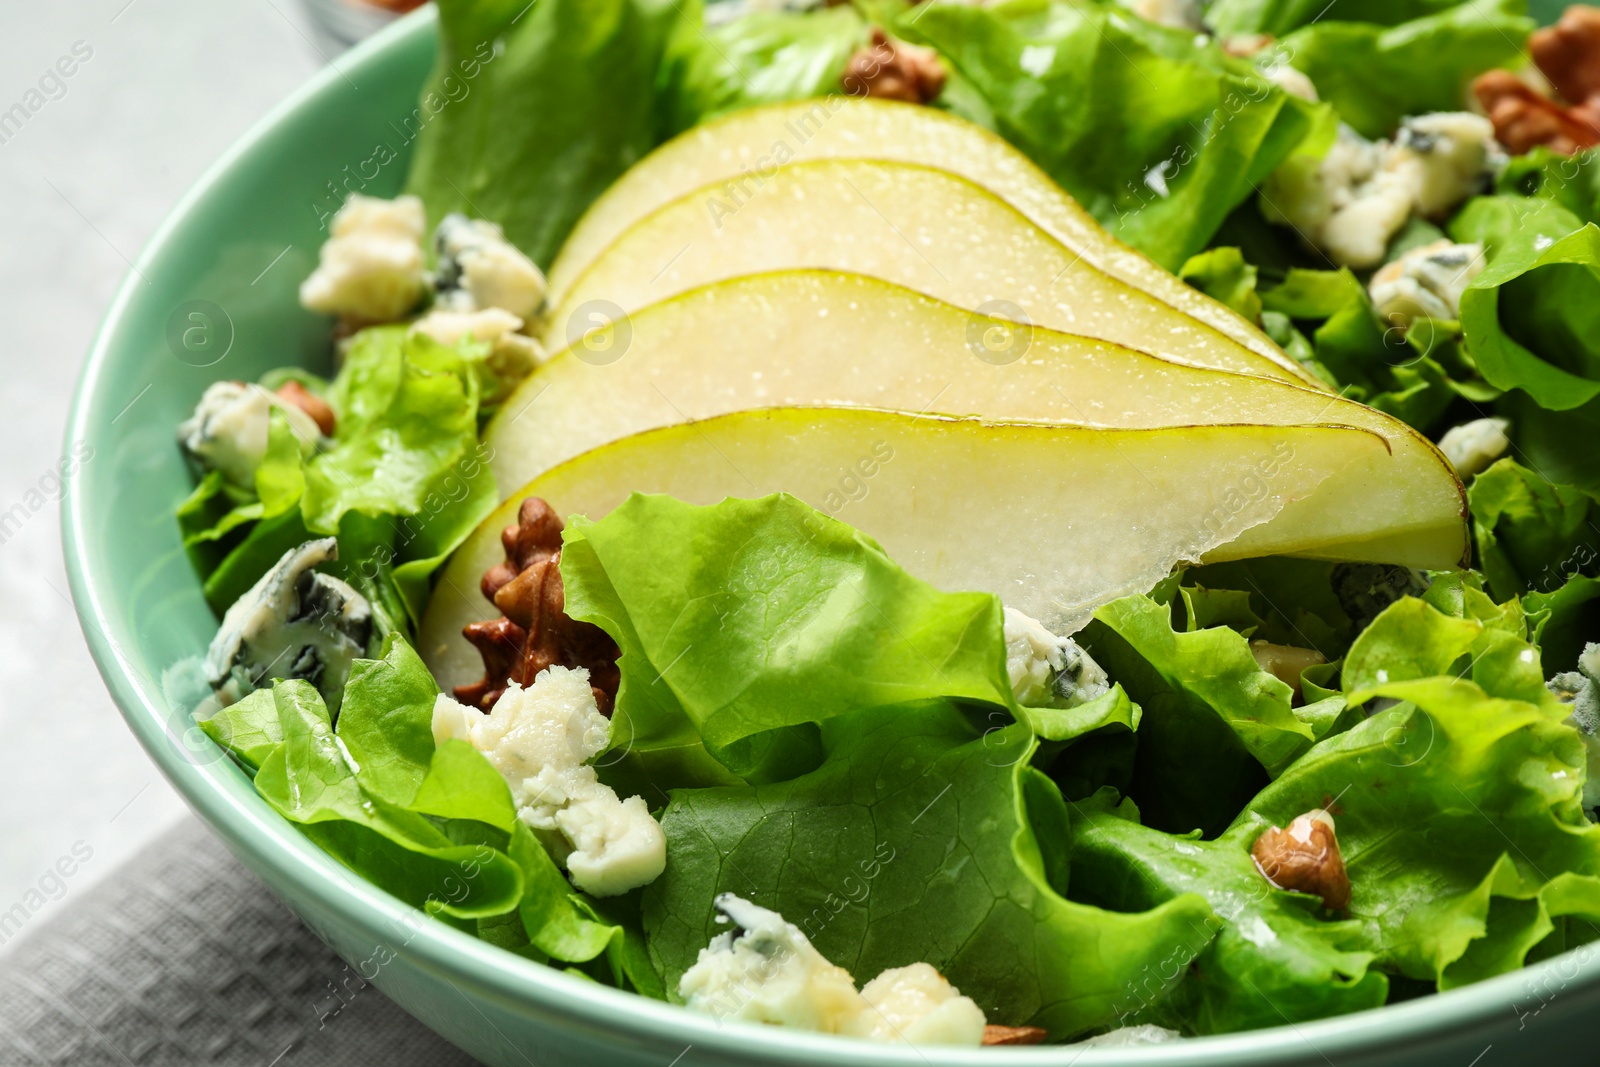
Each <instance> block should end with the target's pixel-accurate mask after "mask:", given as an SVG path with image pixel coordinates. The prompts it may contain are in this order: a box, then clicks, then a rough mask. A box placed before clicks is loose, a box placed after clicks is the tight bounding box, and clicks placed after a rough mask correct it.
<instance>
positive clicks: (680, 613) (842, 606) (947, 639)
mask: <svg viewBox="0 0 1600 1067" xmlns="http://www.w3.org/2000/svg"><path fill="white" fill-rule="evenodd" d="M561 577H562V581H563V583H564V584H565V589H566V610H567V613H568V614H569V615H571V616H572V617H573V618H575V619H582V620H584V621H586V622H592V623H594V624H596V625H598V626H599V627H601V628H602V629H603V630H605V631H606V632H607V633H609V634H610V635H611V636H612V637H613V638H614V639H615V640H616V641H617V644H618V646H619V647H620V648H621V650H622V658H621V660H620V661H619V662H618V666H619V668H620V669H621V671H622V686H621V689H620V691H619V692H618V694H617V706H616V711H615V713H614V714H613V716H612V723H613V727H612V732H613V738H612V745H613V748H615V749H620V750H623V751H627V752H628V753H629V755H630V756H632V757H634V758H640V759H644V758H647V757H648V756H649V754H650V753H651V752H652V751H654V750H665V751H668V752H671V751H675V750H681V749H684V748H686V747H687V748H690V749H692V748H693V746H694V744H695V742H696V740H699V741H701V742H703V743H704V746H705V750H706V751H708V752H709V753H710V754H711V755H712V756H714V757H715V758H716V759H717V760H718V761H719V762H720V763H721V764H722V765H723V766H725V767H726V768H727V769H728V770H729V771H731V772H732V773H733V774H735V775H737V776H739V777H741V778H745V779H748V780H755V779H765V780H775V779H777V778H782V777H790V776H792V775H794V774H796V773H800V772H801V771H804V770H808V769H810V768H811V767H813V766H815V765H816V762H817V760H818V759H820V757H821V752H820V749H819V747H818V744H819V740H818V739H819V736H820V735H819V733H818V728H817V724H818V723H820V722H824V721H826V720H827V719H830V718H833V717H835V716H841V715H848V714H852V713H854V712H858V711H861V710H865V709H870V708H878V707H885V706H888V705H892V704H904V703H907V702H910V701H916V700H926V699H932V698H938V697H949V698H955V699H962V700H971V701H978V702H982V703H986V704H990V705H996V706H998V707H999V708H1001V709H1007V710H1009V709H1013V708H1014V707H1015V700H1014V699H1013V697H1012V695H1011V686H1010V682H1009V680H1008V678H1007V675H1006V668H1005V641H1004V636H1003V626H1002V620H1001V609H1000V602H999V600H998V599H997V598H996V597H994V596H991V595H989V594H985V593H943V592H940V591H938V590H936V589H934V588H933V587H932V586H930V585H928V584H927V583H926V582H923V581H921V580H919V579H916V578H913V577H912V576H911V575H909V574H907V573H906V572H905V571H904V570H902V569H901V568H900V567H899V566H898V565H897V564H895V563H894V562H893V561H892V560H890V559H889V557H888V556H886V555H885V554H884V552H883V549H882V548H880V547H879V546H878V545H877V544H876V543H875V542H873V541H872V540H871V539H870V538H868V537H866V536H865V535H864V534H862V533H860V532H858V531H857V530H855V529H853V528H851V527H849V526H846V525H845V524H844V523H841V522H839V521H837V520H835V519H832V518H829V517H827V516H825V515H823V514H822V513H821V512H819V511H816V510H814V509H813V508H811V507H809V506H808V505H806V504H804V503H801V502H800V501H798V500H796V499H795V498H793V497H790V496H787V495H782V494H779V495H774V496H769V497H763V498H761V499H759V500H734V499H729V500H725V501H723V502H722V503H720V504H715V505H710V506H704V507H701V506H695V505H691V504H685V503H683V502H682V501H678V500H675V499H673V498H671V497H666V496H645V495H640V494H635V495H634V496H632V497H630V498H629V499H628V500H627V501H625V502H624V503H623V504H622V505H621V506H619V507H618V508H616V510H614V511H612V512H611V513H610V514H609V515H607V516H606V517H605V518H603V519H601V520H599V521H598V522H593V521H589V520H587V519H574V520H573V521H572V522H571V523H570V524H569V525H568V527H567V531H566V539H565V547H564V548H563V550H562V554H561ZM667 784H669V783H668V782H658V787H661V786H664V785H667Z"/></svg>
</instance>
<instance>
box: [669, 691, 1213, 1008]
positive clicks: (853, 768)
mask: <svg viewBox="0 0 1600 1067" xmlns="http://www.w3.org/2000/svg"><path fill="white" fill-rule="evenodd" d="M823 735H824V738H825V746H826V749H827V758H826V760H825V761H824V762H823V764H822V765H821V766H820V767H819V768H818V769H817V770H815V771H813V772H811V773H809V774H807V775H804V776H802V777H800V778H796V779H794V780H792V781H787V782H782V783H776V784H769V785H763V786H755V787H734V788H715V789H699V790H680V791H677V792H675V793H674V794H673V798H672V803H671V804H670V805H669V806H668V808H667V810H666V812H665V814H664V815H663V817H662V828H663V829H664V830H665V831H666V833H667V869H666V872H665V873H664V874H663V875H662V876H661V878H659V879H658V880H657V881H656V882H654V883H653V884H652V885H650V886H649V887H647V888H646V890H645V893H644V902H643V909H642V914H643V918H644V926H645V930H646V932H647V933H648V935H649V949H650V954H651V957H652V959H653V960H654V961H655V963H656V966H657V967H658V968H659V969H660V971H661V972H662V975H663V977H664V979H665V984H666V988H667V989H669V990H675V989H676V988H677V984H678V979H679V978H680V977H681V975H682V974H683V972H684V971H685V970H686V969H687V968H688V967H689V966H690V965H691V964H692V963H693V962H694V960H695V957H696V954H697V953H698V952H699V950H700V949H702V948H704V947H705V945H706V944H707V942H708V941H709V940H710V939H711V937H712V936H713V935H715V934H716V933H717V932H718V929H717V924H716V922H715V921H714V909H713V907H712V901H713V899H714V898H715V896H716V895H717V894H718V893H722V892H734V893H738V894H739V895H741V896H744V897H747V898H748V899H750V900H752V901H754V902H755V903H757V904H760V905H761V906H763V907H769V908H773V909H775V910H777V911H778V912H780V913H781V914H783V915H784V916H785V917H786V918H788V919H789V921H791V922H793V923H795V924H796V925H798V926H799V927H800V928H801V929H802V930H803V931H805V933H806V935H807V936H808V937H809V938H810V939H811V941H812V943H813V944H814V945H816V947H817V949H818V951H820V952H821V953H822V954H823V955H824V956H826V957H827V958H828V959H830V960H832V961H833V962H834V963H836V964H838V965H840V966H842V967H844V968H846V969H848V970H849V971H850V972H851V973H852V974H853V975H855V977H856V978H857V979H858V980H859V981H863V982H864V981H867V980H868V979H870V978H872V977H874V976H875V975H877V974H878V973H879V972H880V971H881V970H883V969H885V968H888V967H899V966H904V965H906V964H908V963H911V962H914V961H918V960H924V961H927V962H929V963H931V964H933V966H935V967H937V968H938V969H939V971H940V972H941V973H942V974H944V975H945V976H946V977H947V978H949V979H950V981H951V982H953V983H954V984H955V985H956V986H958V987H959V988H960V989H961V991H962V992H963V993H964V994H966V995H968V996H970V997H972V998H973V999H974V1000H976V1001H977V1002H978V1003H979V1004H980V1005H983V1006H984V1008H985V1010H986V1011H988V1012H990V1018H991V1019H993V1020H994V1021H996V1022H1003V1023H1007V1024H1021V1023H1031V1024H1034V1025H1038V1026H1043V1027H1046V1028H1047V1029H1049V1030H1050V1031H1051V1033H1052V1036H1054V1037H1057V1038H1063V1037H1069V1036H1072V1035H1074V1034H1077V1033H1080V1032H1083V1031H1085V1030H1088V1029H1090V1028H1094V1027H1100V1026H1105V1025H1108V1024H1111V1023H1112V1022H1113V1020H1114V1019H1115V1017H1116V1013H1117V1011H1118V1010H1119V1008H1120V1007H1121V1005H1122V1004H1123V1003H1124V1002H1125V1000H1126V998H1127V996H1128V991H1129V989H1130V988H1132V986H1133V984H1134V983H1135V982H1143V981H1145V980H1146V979H1147V978H1148V977H1149V975H1150V974H1153V973H1154V972H1155V969H1156V968H1157V967H1159V966H1160V965H1162V964H1163V963H1164V962H1165V961H1166V960H1167V958H1168V957H1169V956H1170V955H1171V954H1172V953H1173V952H1174V950H1175V949H1177V950H1179V951H1180V952H1181V950H1182V946H1183V945H1185V944H1186V943H1187V942H1188V941H1189V940H1190V939H1192V938H1193V936H1194V935H1193V933H1192V929H1193V928H1194V926H1195V925H1197V924H1201V923H1204V922H1205V921H1207V920H1208V919H1209V918H1210V917H1211V909H1210V908H1209V907H1207V906H1206V904H1205V903H1204V902H1203V901H1202V900H1201V899H1200V898H1199V897H1196V896H1194V895H1193V894H1189V895H1185V896H1178V897H1175V898H1174V899H1172V900H1170V901H1168V902H1165V903H1162V904H1159V905H1156V906H1153V907H1151V908H1149V909H1148V910H1143V911H1138V912H1135V913H1128V914H1124V913H1118V912H1112V911H1107V910H1102V909H1100V908H1097V907H1093V906H1091V905H1087V904H1081V903H1075V902H1073V901H1070V900H1066V899H1064V898H1063V897H1062V896H1061V890H1062V889H1063V888H1065V879H1066V876H1067V874H1068V872H1067V870H1066V869H1065V867H1064V865H1063V864H1062V862H1061V861H1062V856H1061V854H1060V851H1059V847H1060V844H1061V843H1062V842H1064V841H1065V835H1066V833H1067V820H1068V816H1067V809H1066V807H1065V805H1064V804H1063V802H1062V800H1061V797H1060V794H1059V793H1058V792H1057V791H1056V789H1055V787H1054V786H1053V785H1051V784H1050V782H1049V781H1048V780H1046V779H1045V778H1044V777H1043V775H1041V774H1039V773H1038V772H1037V771H1035V770H1033V769H1032V768H1031V767H1029V766H1028V756H1029V754H1030V753H1031V751H1032V747H1033V741H1032V738H1031V737H1030V736H1029V734H1028V731H1027V728H1026V727H1025V726H1023V725H1021V724H1015V725H1012V726H1008V727H1004V728H1001V729H999V730H994V731H990V730H987V729H985V728H984V727H983V726H982V724H981V723H975V722H974V721H973V720H972V719H971V718H969V717H968V716H967V715H965V714H963V713H962V712H961V711H960V710H958V709H957V708H955V707H953V706H951V705H950V704H948V703H945V702H940V701H936V702H932V703H926V704H920V705H913V706H904V707H898V708H889V709H882V710H874V711H866V712H863V713H861V714H859V715H855V716H852V717H849V718H835V719H831V720H829V721H828V722H827V723H825V724H824V726H823ZM1163 973H1166V972H1163Z"/></svg>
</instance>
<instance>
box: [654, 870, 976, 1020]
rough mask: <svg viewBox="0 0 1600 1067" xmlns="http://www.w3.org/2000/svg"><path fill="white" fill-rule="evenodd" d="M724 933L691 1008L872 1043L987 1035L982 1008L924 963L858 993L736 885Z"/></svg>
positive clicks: (724, 914)
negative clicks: (729, 926) (728, 925)
mask: <svg viewBox="0 0 1600 1067" xmlns="http://www.w3.org/2000/svg"><path fill="white" fill-rule="evenodd" d="M716 908H717V912H718V916H717V921H718V922H722V923H729V922H731V923H732V924H733V926H734V929H732V930H729V931H727V932H725V933H721V934H718V935H717V936H716V937H714V938H713V939H712V940H711V943H710V944H709V945H707V946H706V947H705V948H703V949H701V950H700V955H699V958H698V959H696V961H695V964H694V966H693V967H690V968H689V969H688V970H687V971H685V972H684V975H683V978H682V979H681V980H680V981H679V983H678V993H679V995H680V996H682V997H683V1000H684V1003H685V1004H686V1005H687V1006H688V1007H689V1008H690V1009H691V1010H693V1011H698V1012H702V1013H704V1014H707V1015H711V1016H714V1017H716V1018H717V1019H718V1020H723V1019H735V1020H740V1021H744V1022H756V1023H766V1024H768V1025H771V1026H788V1027H793V1028H795V1029H800V1030H812V1031H816V1032H819V1033H824V1034H840V1035H844V1036H848V1037H859V1038H865V1039H866V1040H868V1041H881V1042H891V1043H902V1044H909V1045H966V1046H977V1045H979V1044H982V1042H983V1030H984V1025H985V1023H986V1020H985V1018H984V1014H983V1009H981V1008H979V1007H978V1005H977V1004H975V1003H974V1002H973V1001H972V999H971V998H970V997H964V996H962V995H961V991H960V990H958V989H956V988H955V987H954V986H952V985H951V984H950V983H949V982H948V981H947V980H945V978H944V976H943V975H941V974H940V973H939V972H938V971H936V970H935V969H934V968H933V967H931V966H929V965H928V964H926V963H913V964H911V965H910V966H908V967H894V968H891V969H889V970H886V971H884V972H883V973H882V974H880V975H878V977H876V978H874V979H873V980H872V981H870V982H868V983H867V984H866V985H865V986H864V987H862V988H861V989H860V990H859V991H858V990H857V989H856V984H855V979H854V978H852V977H851V976H850V972H849V971H847V970H845V969H844V968H843V967H839V966H837V965H835V964H833V963H830V962H829V961H828V960H827V958H826V957H824V956H823V955H822V953H820V952H818V951H817V950H816V947H815V946H813V945H812V944H811V941H810V940H809V939H808V938H807V937H806V935H805V934H804V933H802V932H801V930H800V928H799V927H798V926H795V925H794V924H793V923H791V922H788V921H787V920H785V919H784V917H783V916H782V915H779V914H778V913H777V912H775V911H770V910H768V909H766V908H763V907H759V906H757V905H755V904H752V903H750V902H749V901H748V900H744V899H742V898H740V897H738V896H735V895H734V894H732V893H723V894H722V895H720V896H718V897H717V898H716Z"/></svg>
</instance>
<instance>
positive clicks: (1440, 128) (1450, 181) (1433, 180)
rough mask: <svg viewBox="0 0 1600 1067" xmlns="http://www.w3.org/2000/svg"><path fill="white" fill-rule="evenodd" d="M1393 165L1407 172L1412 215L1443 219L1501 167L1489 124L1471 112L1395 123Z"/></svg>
mask: <svg viewBox="0 0 1600 1067" xmlns="http://www.w3.org/2000/svg"><path fill="white" fill-rule="evenodd" d="M1390 154H1391V155H1392V156H1393V158H1394V159H1395V160H1396V162H1395V163H1394V164H1392V165H1394V166H1403V167H1409V168H1413V169H1412V174H1413V178H1412V180H1413V181H1414V182H1415V185H1416V200H1417V213H1418V214H1421V215H1427V216H1430V217H1432V216H1437V215H1442V214H1444V213H1445V212H1447V211H1450V210H1451V209H1452V208H1454V207H1455V206H1456V205H1457V204H1460V203H1461V202H1463V201H1464V200H1466V199H1467V198H1468V197H1470V196H1472V195H1474V194H1475V193H1478V192H1481V191H1482V190H1483V189H1484V188H1485V187H1486V186H1487V184H1488V182H1489V180H1490V179H1491V178H1492V177H1493V176H1494V174H1495V172H1496V171H1498V170H1499V169H1500V168H1501V167H1503V166H1504V165H1505V162H1506V157H1505V154H1504V153H1503V152H1502V151H1501V150H1500V146H1499V145H1498V144H1496V143H1495V139H1494V123H1492V122H1490V121H1489V120H1488V119H1486V118H1484V117H1483V116H1482V115H1474V114H1472V113H1471V112H1470V111H1436V112H1433V113H1431V114H1427V115H1413V116H1411V117H1409V118H1407V119H1404V120H1403V121H1402V122H1401V123H1400V130H1399V132H1398V133H1396V134H1395V138H1394V147H1393V148H1392V149H1391V152H1390Z"/></svg>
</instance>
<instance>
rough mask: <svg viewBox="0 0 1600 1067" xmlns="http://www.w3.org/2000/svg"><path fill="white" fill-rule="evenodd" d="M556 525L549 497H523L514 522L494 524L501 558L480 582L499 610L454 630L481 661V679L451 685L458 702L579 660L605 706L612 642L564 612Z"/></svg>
mask: <svg viewBox="0 0 1600 1067" xmlns="http://www.w3.org/2000/svg"><path fill="white" fill-rule="evenodd" d="M562 528H563V524H562V522H561V518H560V517H559V516H558V515H556V513H555V511H554V510H553V509H552V508H551V507H550V505H549V504H547V503H545V502H544V501H543V500H541V499H539V498H538V497H529V498H528V499H526V500H524V501H523V502H522V505H521V507H519V508H518V509H517V522H516V525H514V526H507V527H506V528H505V529H504V530H502V531H501V532H500V543H501V545H502V546H503V547H504V548H505V552H506V558H505V562H504V563H497V564H495V565H494V566H493V567H491V568H489V570H488V571H486V572H485V573H484V576H483V582H482V583H481V585H480V587H479V588H480V589H481V591H482V593H483V595H484V597H485V598H487V599H488V600H489V601H491V602H492V603H493V604H494V606H495V607H497V608H499V609H500V611H501V617H500V618H498V619H490V620H488V621H486V622H475V623H471V624H470V625H468V626H466V627H465V628H464V629H463V630H462V631H461V634H462V636H463V637H465V638H466V639H467V640H468V641H470V642H472V645H473V647H475V648H476V649H477V650H478V653H479V655H481V656H482V657H483V667H484V676H483V680H482V681H478V682H473V683H472V684H471V685H458V686H456V689H455V696H456V699H457V700H459V701H461V702H462V703H463V704H469V705H471V706H473V707H476V708H479V709H481V710H483V711H488V710H489V709H490V708H492V707H494V703H495V701H497V700H499V699H500V695H501V694H502V693H504V692H505V691H506V686H507V685H508V684H509V683H510V682H516V683H517V684H518V685H522V686H527V685H532V684H533V680H534V679H535V678H537V677H538V676H539V673H540V672H541V671H543V670H544V669H545V668H547V667H554V666H560V667H571V668H576V667H583V668H586V669H587V670H588V672H589V684H590V686H591V687H592V688H593V689H594V699H595V703H596V704H598V705H599V707H600V713H601V714H602V715H610V714H611V709H612V706H613V705H614V703H615V701H616V696H617V686H618V685H619V684H620V682H621V674H620V672H618V670H617V656H618V654H619V653H618V650H617V645H616V642H615V641H613V640H611V637H610V635H608V634H607V633H606V632H605V631H604V630H602V629H600V628H599V627H598V626H595V625H593V624H592V623H587V622H578V621H577V620H575V619H573V618H570V617H569V616H568V615H567V612H566V605H567V599H566V590H565V589H564V587H563V586H562V584H561V531H562Z"/></svg>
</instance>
